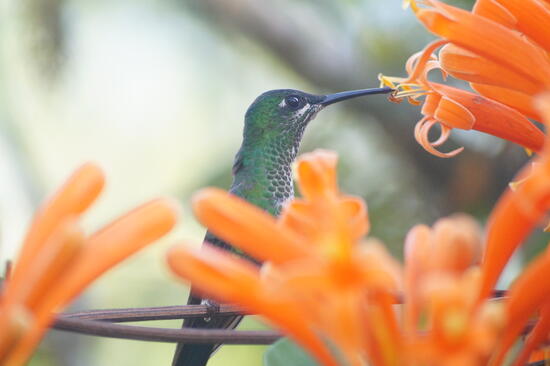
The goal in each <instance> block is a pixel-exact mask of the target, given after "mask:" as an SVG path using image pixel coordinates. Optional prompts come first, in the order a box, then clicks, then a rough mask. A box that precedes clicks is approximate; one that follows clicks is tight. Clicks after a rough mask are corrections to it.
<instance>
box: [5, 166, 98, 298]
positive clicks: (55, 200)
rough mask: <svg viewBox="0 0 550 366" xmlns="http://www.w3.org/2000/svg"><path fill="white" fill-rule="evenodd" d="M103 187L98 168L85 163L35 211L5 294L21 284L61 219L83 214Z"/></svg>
mask: <svg viewBox="0 0 550 366" xmlns="http://www.w3.org/2000/svg"><path fill="white" fill-rule="evenodd" d="M104 184H105V177H104V175H103V172H102V171H101V168H99V167H98V166H96V165H94V164H91V163H88V164H85V165H83V166H82V167H80V168H79V169H78V170H77V171H76V172H74V173H73V175H72V176H71V177H70V178H69V179H68V180H67V182H66V183H65V184H64V185H63V187H61V189H60V190H59V191H58V192H57V193H56V194H55V195H54V196H53V197H52V198H50V200H49V201H48V202H46V203H45V204H44V205H43V206H42V207H41V208H40V209H39V210H38V212H37V213H36V215H35V218H34V220H33V223H32V226H31V228H30V229H29V231H28V233H27V237H26V239H25V241H24V243H23V246H22V249H21V252H20V254H19V258H18V260H17V262H16V265H15V267H14V270H13V271H12V275H11V280H10V282H9V283H8V285H7V286H8V287H7V289H6V291H11V290H10V288H12V287H14V288H17V287H19V286H20V285H21V284H22V282H23V281H24V279H25V276H26V271H27V270H28V269H29V268H30V267H31V266H32V265H33V264H32V262H33V260H34V258H36V253H38V252H39V251H40V249H41V248H42V246H43V245H45V243H46V242H47V238H49V237H50V236H51V235H52V233H53V231H54V230H55V229H56V228H57V227H58V225H59V224H60V223H61V222H62V221H63V220H64V219H66V218H67V217H71V216H78V215H80V214H81V213H82V212H84V211H85V210H86V209H87V208H88V207H89V206H90V205H91V204H92V203H93V202H94V200H95V199H96V198H97V196H98V195H99V193H100V192H101V190H102V189H103V185H104Z"/></svg>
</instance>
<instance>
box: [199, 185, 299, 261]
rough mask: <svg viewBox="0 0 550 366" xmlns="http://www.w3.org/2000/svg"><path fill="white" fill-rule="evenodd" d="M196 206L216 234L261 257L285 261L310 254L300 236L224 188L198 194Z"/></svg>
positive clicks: (201, 218) (203, 220)
mask: <svg viewBox="0 0 550 366" xmlns="http://www.w3.org/2000/svg"><path fill="white" fill-rule="evenodd" d="M193 209H194V212H195V215H196V216H197V218H198V219H199V220H200V221H201V222H202V223H203V224H204V225H205V226H206V227H208V228H209V229H210V230H211V231H212V232H213V233H214V234H215V235H216V236H218V237H220V238H222V239H224V240H226V241H227V242H229V243H231V244H232V245H233V246H235V247H238V248H240V249H242V250H243V251H245V252H247V253H248V254H249V255H251V256H252V257H254V258H256V259H258V260H262V261H263V260H268V259H269V260H271V261H273V262H281V261H285V260H289V259H292V258H296V257H300V256H303V255H304V254H305V253H307V248H306V247H305V246H304V245H303V244H302V243H301V241H300V239H299V237H297V236H296V235H295V234H294V233H292V232H291V231H290V230H288V229H284V228H282V227H281V226H280V225H278V224H277V222H276V220H275V218H274V217H273V216H271V215H269V214H268V213H266V212H265V211H263V210H261V209H259V208H257V207H255V206H253V205H252V204H250V203H248V202H246V201H244V200H243V199H241V198H239V197H236V196H234V195H231V194H229V193H227V192H225V191H223V190H220V189H214V188H207V189H203V190H201V191H200V192H198V193H196V194H195V195H194V197H193Z"/></svg>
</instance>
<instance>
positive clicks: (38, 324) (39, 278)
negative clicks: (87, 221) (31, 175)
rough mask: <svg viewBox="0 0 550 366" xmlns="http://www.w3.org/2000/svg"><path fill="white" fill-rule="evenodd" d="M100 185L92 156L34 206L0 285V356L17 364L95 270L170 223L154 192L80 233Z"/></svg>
mask: <svg viewBox="0 0 550 366" xmlns="http://www.w3.org/2000/svg"><path fill="white" fill-rule="evenodd" d="M103 185H104V176H103V172H102V171H101V169H100V168H99V167H97V166H96V165H94V164H85V165H83V166H82V167H80V168H79V169H78V170H77V171H76V172H75V173H74V174H73V175H72V176H71V177H70V178H69V179H68V181H67V182H66V183H65V185H64V186H63V187H62V188H61V189H60V190H59V191H58V192H57V193H56V194H55V195H54V196H53V197H52V198H51V199H50V200H48V201H47V202H46V203H45V204H44V205H43V206H42V207H41V208H40V209H39V210H38V212H37V214H36V216H35V218H34V220H33V223H32V225H31V227H30V229H29V231H28V233H27V237H26V239H25V242H24V243H23V247H22V249H21V253H20V254H19V258H18V260H17V261H16V262H15V267H14V270H13V271H12V273H11V275H10V276H9V278H7V279H5V281H4V283H3V284H2V289H1V292H0V329H2V331H1V332H0V363H1V364H2V365H8V366H18V365H22V364H24V363H25V362H26V361H27V359H28V358H29V357H30V355H31V353H32V351H33V350H34V348H35V347H36V346H37V345H38V343H39V342H40V340H41V338H42V336H43V334H44V333H45V332H46V330H47V327H48V326H50V324H51V323H52V321H53V319H54V317H55V314H56V312H57V311H59V310H62V309H63V308H64V307H66V306H67V304H69V303H70V302H71V301H72V300H73V299H74V298H75V297H76V296H77V295H78V294H79V293H80V292H82V291H83V290H84V289H85V288H86V287H87V286H88V285H89V284H90V283H91V282H93V281H94V280H95V279H96V278H97V277H98V276H100V275H101V274H102V273H104V272H105V271H107V270H108V269H110V268H111V267H113V266H114V265H115V264H117V263H118V262H120V261H122V260H123V259H125V258H126V257H128V256H130V255H131V254H133V253H134V252H136V251H137V250H139V249H141V248H142V247H144V246H145V245H147V244H149V243H151V242H153V241H155V240H156V239H158V238H160V237H161V236H163V235H164V234H166V233H167V232H168V231H170V230H171V228H172V227H173V226H174V224H175V222H176V216H177V209H176V206H175V204H174V203H173V202H172V201H170V200H166V199H156V200H153V201H150V202H149V203H146V204H144V205H143V206H140V207H138V208H136V209H134V210H133V211H131V212H129V213H128V214H126V215H124V216H122V217H121V218H119V219H118V220H116V221H114V222H113V223H112V224H110V225H108V226H106V227H105V228H104V229H102V230H100V231H98V232H97V233H95V234H92V235H91V236H88V237H87V236H86V235H84V233H83V232H82V231H81V230H80V228H79V226H78V219H79V217H80V215H81V214H83V213H84V212H85V211H86V210H87V209H88V208H89V206H90V205H91V204H92V203H93V202H94V200H95V199H96V198H97V196H98V195H99V193H100V192H101V190H102V188H103Z"/></svg>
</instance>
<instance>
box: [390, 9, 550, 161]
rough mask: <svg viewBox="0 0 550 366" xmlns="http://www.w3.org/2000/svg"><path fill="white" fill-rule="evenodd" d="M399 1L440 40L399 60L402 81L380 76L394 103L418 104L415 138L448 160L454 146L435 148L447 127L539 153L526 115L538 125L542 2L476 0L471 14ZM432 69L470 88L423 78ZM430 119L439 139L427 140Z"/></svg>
mask: <svg viewBox="0 0 550 366" xmlns="http://www.w3.org/2000/svg"><path fill="white" fill-rule="evenodd" d="M420 3H421V4H422V5H424V7H420V5H419V4H420ZM405 4H408V5H411V7H412V9H413V11H414V12H415V14H416V16H417V18H418V19H419V20H420V21H421V22H422V24H423V25H424V26H425V27H426V28H427V29H428V30H430V31H431V32H433V33H434V34H436V35H437V36H439V37H441V38H442V39H440V40H437V41H435V42H432V43H431V44H429V45H428V46H427V47H426V48H425V49H424V50H423V51H421V52H419V53H417V54H415V55H413V56H412V57H411V58H410V59H409V60H408V61H407V64H406V70H407V72H408V74H409V76H408V77H407V78H397V77H387V76H383V75H380V80H381V82H382V84H384V85H388V86H392V87H396V88H397V89H398V92H397V93H396V95H395V97H396V99H397V100H399V99H402V98H407V99H408V100H409V101H410V102H411V103H413V104H421V103H423V106H422V114H423V115H424V118H423V119H422V120H420V122H419V123H418V124H417V126H416V129H415V137H416V139H417V140H418V142H419V143H420V144H421V145H422V146H423V147H424V148H425V149H426V150H428V151H429V152H431V153H433V154H435V155H437V156H440V157H452V156H454V155H456V154H458V153H459V152H460V151H461V150H462V149H457V150H454V151H451V152H448V153H443V152H440V151H438V150H437V147H438V146H440V145H441V144H443V143H444V142H445V141H446V140H447V138H448V137H449V133H450V130H451V129H453V128H459V129H464V130H470V129H474V130H477V131H481V132H486V133H489V134H492V135H495V136H498V137H501V138H504V139H506V140H509V141H512V142H515V143H517V144H519V145H522V146H524V147H526V148H528V149H529V150H532V151H540V150H541V149H542V146H543V143H544V136H543V134H542V132H541V131H540V130H539V129H538V128H537V127H536V126H534V125H533V124H532V123H531V122H530V121H529V119H528V118H532V119H534V120H537V121H539V122H542V119H541V118H542V116H541V113H540V110H539V109H537V108H536V107H535V105H534V103H533V99H534V98H535V97H536V96H537V95H539V94H540V93H542V92H544V91H548V90H549V89H550V58H549V56H548V54H549V52H550V27H549V26H548V24H550V3H549V2H548V0H477V1H476V4H475V5H474V8H473V9H472V11H471V12H468V11H465V10H462V9H458V8H455V7H453V6H450V5H447V4H445V3H442V2H440V1H437V0H424V1H415V0H405ZM441 47H442V48H441ZM438 48H441V50H440V51H439V52H438V54H436V53H435V51H436V50H437V49H438ZM434 69H439V70H441V72H442V75H443V77H444V78H446V77H447V76H448V75H451V76H453V77H455V78H457V79H460V80H464V81H467V82H468V83H469V85H470V86H471V88H472V89H473V90H474V91H475V92H477V93H474V92H470V91H466V90H462V89H459V88H455V87H451V86H448V85H445V84H441V83H436V82H432V81H430V80H429V78H428V73H429V72H430V71H432V70H434ZM420 98H424V100H423V101H420ZM436 124H439V125H440V127H441V137H440V138H439V139H437V140H436V141H429V139H428V133H429V131H430V129H431V128H432V127H433V126H434V125H436Z"/></svg>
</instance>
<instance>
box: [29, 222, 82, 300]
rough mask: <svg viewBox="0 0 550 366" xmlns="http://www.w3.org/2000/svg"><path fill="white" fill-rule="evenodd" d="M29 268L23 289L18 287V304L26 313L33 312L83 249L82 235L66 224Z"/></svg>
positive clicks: (74, 224) (70, 224) (38, 254)
mask: <svg viewBox="0 0 550 366" xmlns="http://www.w3.org/2000/svg"><path fill="white" fill-rule="evenodd" d="M48 241H49V242H48V243H47V244H46V245H45V246H44V248H43V250H42V251H41V253H37V258H36V260H35V261H34V263H33V267H32V268H30V269H29V270H28V273H27V275H26V278H25V284H24V285H25V286H24V287H23V286H21V288H20V290H19V292H21V295H20V296H21V299H22V300H23V301H22V302H23V303H24V304H25V305H26V306H27V308H28V309H30V310H33V311H34V310H36V309H37V307H38V306H39V304H40V301H42V299H43V298H44V296H45V295H46V294H48V293H49V292H51V291H52V288H53V287H55V286H56V285H57V283H58V282H59V281H60V279H61V278H62V276H63V274H64V272H65V271H66V269H67V268H69V267H70V265H71V261H73V260H74V259H75V258H76V256H77V255H78V254H79V252H80V250H81V249H82V247H83V246H84V233H82V231H81V230H80V229H79V228H78V227H77V225H76V222H74V221H72V220H70V221H68V222H66V223H63V224H61V227H60V228H59V230H58V231H57V232H55V233H54V234H53V236H52V237H51V238H50V239H49V240H48Z"/></svg>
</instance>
